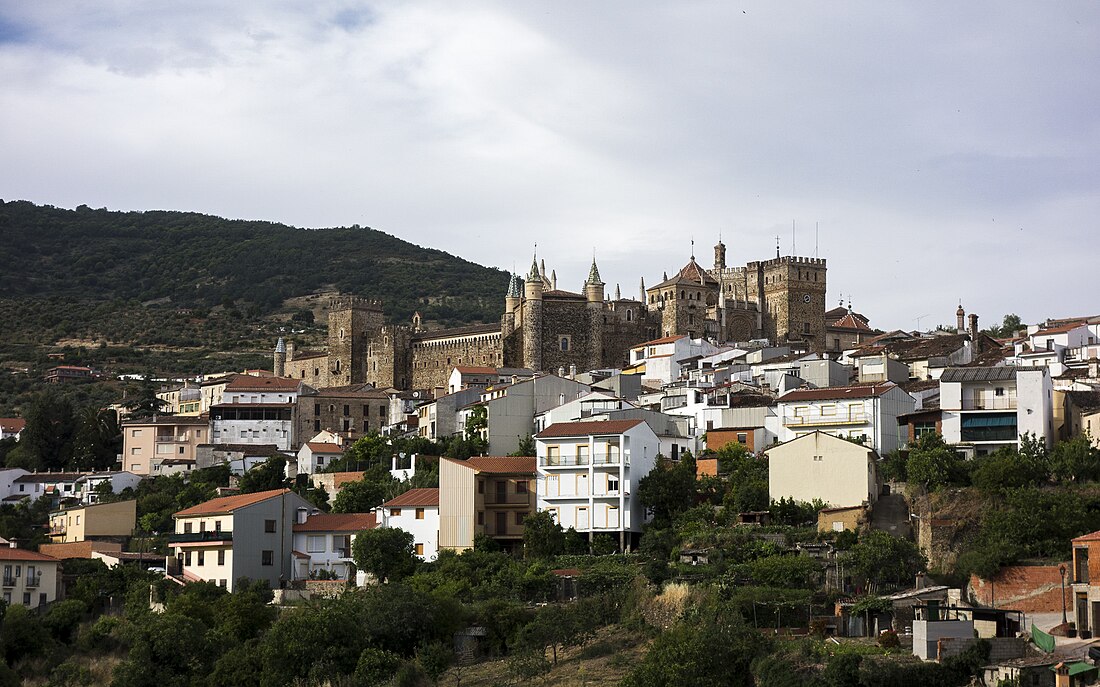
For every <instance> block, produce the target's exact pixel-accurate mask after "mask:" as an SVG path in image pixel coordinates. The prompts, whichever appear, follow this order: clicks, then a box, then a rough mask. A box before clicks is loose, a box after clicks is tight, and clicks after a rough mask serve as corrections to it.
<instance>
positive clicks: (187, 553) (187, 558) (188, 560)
mask: <svg viewBox="0 0 1100 687" xmlns="http://www.w3.org/2000/svg"><path fill="white" fill-rule="evenodd" d="M183 564H184V565H191V552H190V551H185V552H184V554H183Z"/></svg>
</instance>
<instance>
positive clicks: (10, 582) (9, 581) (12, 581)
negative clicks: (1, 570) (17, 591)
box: [4, 575, 15, 587]
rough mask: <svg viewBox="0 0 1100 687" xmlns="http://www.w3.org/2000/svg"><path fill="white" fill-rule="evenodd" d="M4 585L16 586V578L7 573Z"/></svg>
mask: <svg viewBox="0 0 1100 687" xmlns="http://www.w3.org/2000/svg"><path fill="white" fill-rule="evenodd" d="M4 586H5V587H14V586H15V578H14V577H9V576H7V575H5V576H4Z"/></svg>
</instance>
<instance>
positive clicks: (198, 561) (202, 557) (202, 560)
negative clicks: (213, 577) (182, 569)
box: [195, 549, 206, 565]
mask: <svg viewBox="0 0 1100 687" xmlns="http://www.w3.org/2000/svg"><path fill="white" fill-rule="evenodd" d="M205 564H206V552H205V551H203V550H202V549H199V550H198V551H197V552H196V555H195V565H205Z"/></svg>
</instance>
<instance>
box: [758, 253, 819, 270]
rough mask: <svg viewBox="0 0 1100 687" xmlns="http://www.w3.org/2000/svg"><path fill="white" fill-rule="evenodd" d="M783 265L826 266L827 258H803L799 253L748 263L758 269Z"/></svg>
mask: <svg viewBox="0 0 1100 687" xmlns="http://www.w3.org/2000/svg"><path fill="white" fill-rule="evenodd" d="M781 265H802V266H806V267H825V266H826V259H825V258H802V257H799V256H797V255H784V256H781V257H778V258H772V259H770V260H763V261H754V262H750V263H749V264H748V267H749V269H757V268H758V267H764V268H768V267H778V266H781Z"/></svg>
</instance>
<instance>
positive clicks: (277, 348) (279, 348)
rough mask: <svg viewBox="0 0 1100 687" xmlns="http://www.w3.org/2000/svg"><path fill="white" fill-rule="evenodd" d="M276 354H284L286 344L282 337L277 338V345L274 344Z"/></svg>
mask: <svg viewBox="0 0 1100 687" xmlns="http://www.w3.org/2000/svg"><path fill="white" fill-rule="evenodd" d="M275 352H276V353H286V342H285V341H283V337H281V336H280V337H279V343H277V344H275Z"/></svg>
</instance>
